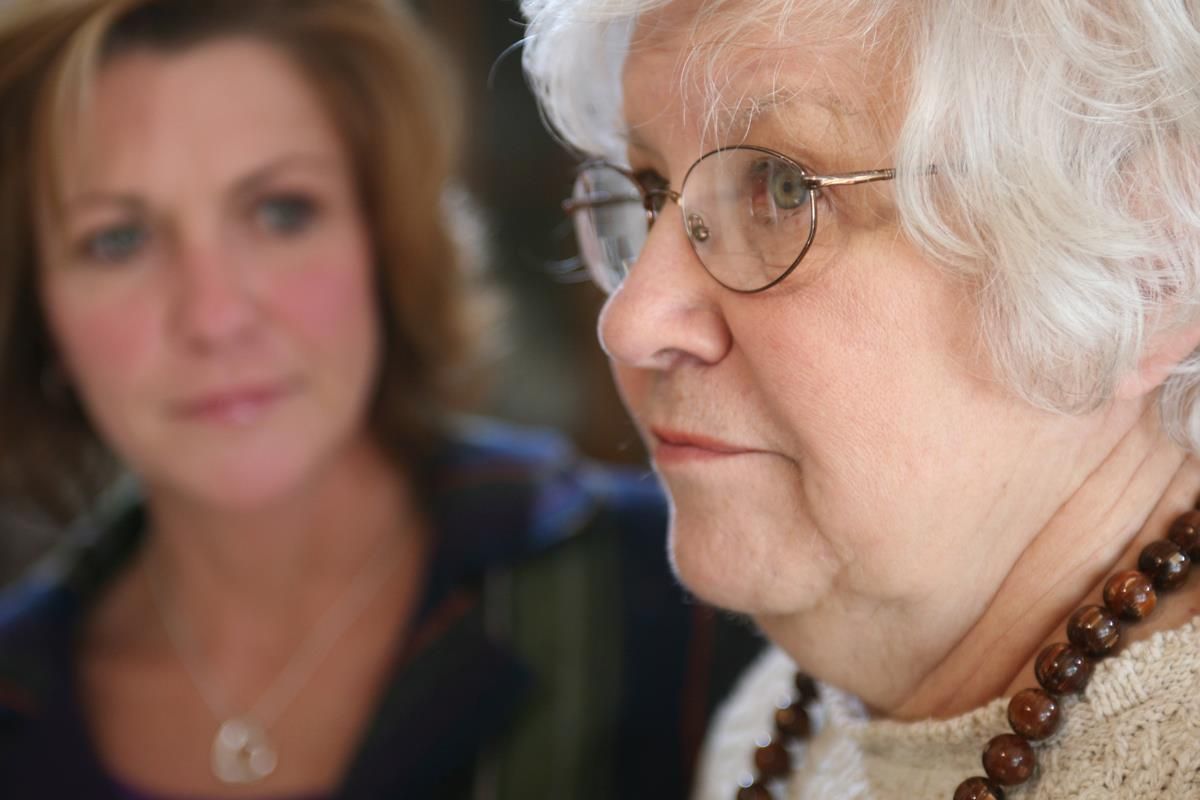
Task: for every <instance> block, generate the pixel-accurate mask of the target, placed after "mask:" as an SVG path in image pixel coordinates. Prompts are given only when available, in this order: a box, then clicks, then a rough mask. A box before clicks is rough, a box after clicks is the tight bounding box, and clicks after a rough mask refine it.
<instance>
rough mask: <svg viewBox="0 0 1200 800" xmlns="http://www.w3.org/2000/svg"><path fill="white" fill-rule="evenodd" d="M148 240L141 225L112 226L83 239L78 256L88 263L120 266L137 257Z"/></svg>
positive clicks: (145, 231)
mask: <svg viewBox="0 0 1200 800" xmlns="http://www.w3.org/2000/svg"><path fill="white" fill-rule="evenodd" d="M149 238H150V234H149V232H148V231H147V230H146V229H145V228H144V227H143V226H141V225H114V226H113V227H111V228H105V229H104V230H102V231H98V232H97V233H94V234H92V235H91V236H88V237H87V238H85V239H84V240H83V243H82V245H81V246H80V251H81V252H80V255H82V256H83V257H84V258H86V259H87V260H89V261H97V262H102V263H106V264H120V263H122V262H125V261H129V260H131V259H133V258H134V257H135V256H137V255H138V253H140V252H141V251H142V249H143V248H144V247H145V246H146V241H147V240H148V239H149Z"/></svg>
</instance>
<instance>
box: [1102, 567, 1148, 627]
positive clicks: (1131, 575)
mask: <svg viewBox="0 0 1200 800" xmlns="http://www.w3.org/2000/svg"><path fill="white" fill-rule="evenodd" d="M1157 603H1158V595H1157V594H1156V593H1155V591H1154V583H1153V581H1151V580H1150V579H1149V578H1148V577H1146V576H1145V575H1143V574H1142V573H1140V572H1138V571H1137V570H1136V569H1131V570H1129V571H1127V572H1118V573H1117V574H1116V575H1113V576H1112V577H1111V578H1109V579H1108V582H1107V583H1105V584H1104V605H1106V606H1108V608H1109V610H1110V611H1112V612H1113V613H1114V614H1116V615H1117V616H1118V617H1120V618H1121V619H1127V620H1131V621H1137V620H1139V619H1145V618H1146V617H1148V616H1150V614H1151V613H1152V612H1153V611H1154V606H1155V605H1156V604H1157Z"/></svg>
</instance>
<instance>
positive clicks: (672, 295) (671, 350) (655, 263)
mask: <svg viewBox="0 0 1200 800" xmlns="http://www.w3.org/2000/svg"><path fill="white" fill-rule="evenodd" d="M722 291H724V290H723V289H722V288H721V287H720V285H718V284H717V282H716V281H715V280H713V279H712V277H710V276H709V274H708V273H707V272H705V270H704V266H703V265H702V264H701V263H700V261H699V260H698V259H697V258H696V253H695V251H694V250H692V247H691V245H690V244H689V243H688V240H687V236H686V235H685V234H684V232H683V226H682V225H680V224H679V218H678V212H676V213H675V214H664V215H663V217H662V218H661V219H659V220H658V222H657V223H655V225H654V228H653V229H652V230H651V231H650V236H649V238H648V239H647V240H646V245H645V247H644V248H643V249H642V252H641V254H640V255H639V256H638V259H637V262H636V263H635V264H634V265H633V268H632V269H631V270H630V272H629V275H628V276H627V277H626V278H625V281H624V283H622V285H621V287H620V288H619V289H618V290H617V291H616V292H615V293H614V294H613V295H612V297H610V298H609V300H608V303H606V304H605V306H604V310H603V311H602V312H601V314H600V344H601V346H602V347H603V348H604V351H605V352H606V353H608V356H609V357H610V358H612V359H613V360H615V361H617V362H618V363H620V364H623V365H626V366H631V367H639V368H643V369H670V368H671V367H672V366H674V365H676V364H677V363H679V362H681V361H683V360H687V359H693V360H696V361H699V362H702V363H710V364H711V363H716V362H718V361H720V360H721V359H722V358H724V356H725V354H726V353H727V352H728V351H729V347H730V345H731V343H732V335H731V334H730V331H729V327H728V325H727V324H726V321H725V317H724V315H723V313H722V310H721V306H720V303H719V298H720V293H721V292H722Z"/></svg>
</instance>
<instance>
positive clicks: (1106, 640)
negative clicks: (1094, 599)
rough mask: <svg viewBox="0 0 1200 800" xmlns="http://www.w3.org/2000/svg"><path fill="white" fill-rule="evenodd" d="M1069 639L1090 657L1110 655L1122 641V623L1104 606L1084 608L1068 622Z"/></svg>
mask: <svg viewBox="0 0 1200 800" xmlns="http://www.w3.org/2000/svg"><path fill="white" fill-rule="evenodd" d="M1067 638H1068V639H1070V640H1071V644H1073V645H1075V646H1076V647H1078V648H1080V649H1081V650H1083V651H1084V652H1085V653H1087V654H1088V655H1090V656H1104V655H1108V654H1109V653H1111V652H1112V651H1113V650H1114V649H1115V648H1116V646H1117V644H1118V643H1119V642H1120V641H1121V621H1120V620H1118V619H1117V615H1116V614H1114V613H1113V612H1112V611H1110V610H1108V609H1107V608H1105V607H1104V606H1084V607H1083V608H1081V609H1079V610H1078V611H1076V612H1075V613H1074V614H1072V615H1071V619H1070V620H1068V621H1067Z"/></svg>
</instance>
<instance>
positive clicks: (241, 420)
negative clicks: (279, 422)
mask: <svg viewBox="0 0 1200 800" xmlns="http://www.w3.org/2000/svg"><path fill="white" fill-rule="evenodd" d="M290 391H291V389H290V387H289V386H288V384H286V383H283V382H280V383H272V384H261V385H255V386H238V387H233V388H230V389H221V390H217V391H212V392H206V393H203V394H200V395H198V396H196V397H194V398H191V399H189V400H185V401H184V402H182V403H180V404H179V406H178V411H179V416H180V417H183V418H184V419H187V420H191V421H196V422H210V423H216V424H223V425H245V424H248V423H251V422H254V421H255V420H257V419H258V418H259V417H261V416H262V415H263V414H264V413H266V412H267V411H268V410H269V409H270V408H272V407H273V406H274V405H275V404H276V403H277V402H279V400H281V399H282V398H283V397H284V396H285V395H287V394H288V393H289V392H290Z"/></svg>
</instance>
